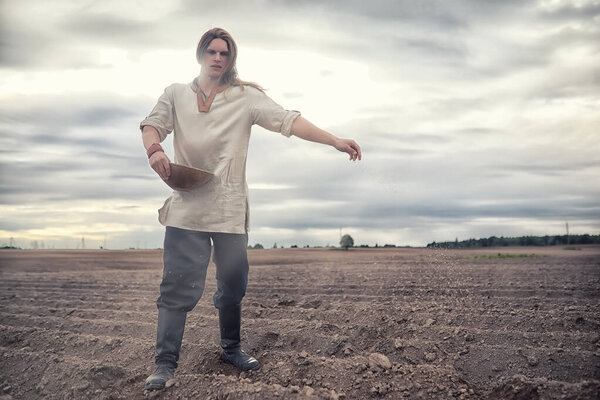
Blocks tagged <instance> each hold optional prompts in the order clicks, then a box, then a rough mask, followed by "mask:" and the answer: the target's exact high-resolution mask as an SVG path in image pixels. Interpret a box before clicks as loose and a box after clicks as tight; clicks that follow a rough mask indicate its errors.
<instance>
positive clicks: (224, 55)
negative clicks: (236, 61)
mask: <svg viewBox="0 0 600 400" xmlns="http://www.w3.org/2000/svg"><path fill="white" fill-rule="evenodd" d="M221 55H222V56H223V57H229V53H228V52H227V51H224V52H222V53H221Z"/></svg>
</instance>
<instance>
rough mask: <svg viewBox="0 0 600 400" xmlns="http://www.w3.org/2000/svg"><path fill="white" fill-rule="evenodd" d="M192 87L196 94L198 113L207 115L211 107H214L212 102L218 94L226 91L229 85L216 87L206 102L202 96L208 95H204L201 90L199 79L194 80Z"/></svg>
mask: <svg viewBox="0 0 600 400" xmlns="http://www.w3.org/2000/svg"><path fill="white" fill-rule="evenodd" d="M190 87H191V88H192V90H193V91H194V93H196V101H197V103H198V112H201V113H207V112H209V111H210V106H211V105H212V102H213V100H214V99H215V96H216V95H217V93H221V92H222V91H224V90H225V89H226V88H227V85H222V86H216V87H214V88H212V90H211V91H210V94H209V95H208V96H207V97H206V100H204V98H203V97H202V95H203V94H204V95H206V93H204V92H203V91H202V89H200V86H198V78H194V80H193V81H192V83H191V84H190Z"/></svg>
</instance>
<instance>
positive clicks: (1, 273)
mask: <svg viewBox="0 0 600 400" xmlns="http://www.w3.org/2000/svg"><path fill="white" fill-rule="evenodd" d="M498 253H501V254H503V255H504V254H513V255H515V257H504V256H500V257H499V256H497V255H498ZM519 254H529V255H531V254H535V256H531V257H519V256H517V255H519ZM249 255H250V260H251V271H250V282H249V288H248V292H247V295H246V298H245V300H244V310H243V327H242V328H243V334H242V336H243V342H244V348H245V349H246V351H247V352H249V353H251V354H253V355H255V356H256V357H257V358H258V359H259V360H260V362H261V363H262V368H261V369H260V370H258V371H253V372H250V373H240V372H237V371H236V370H235V369H234V368H233V367H232V366H229V365H224V364H222V363H221V362H220V361H219V359H218V354H219V346H218V340H219V337H218V335H219V333H218V319H217V311H216V309H215V308H214V307H213V305H212V302H211V300H212V296H211V294H212V293H213V292H214V290H215V287H216V285H215V279H214V272H215V271H214V265H211V266H210V269H209V276H208V278H207V287H206V291H205V295H204V297H203V298H202V300H201V301H200V303H199V304H198V306H197V307H196V308H195V309H194V310H193V311H192V312H191V313H190V314H189V315H188V323H187V326H186V332H185V336H184V344H183V348H182V354H181V359H180V367H179V368H178V370H177V372H176V379H175V380H174V381H173V382H170V384H172V385H171V386H170V387H169V388H167V389H165V390H163V391H157V392H145V391H144V388H143V387H144V380H145V378H146V376H147V375H148V374H149V373H150V372H151V371H152V364H153V355H154V341H155V334H156V317H157V310H156V306H155V300H156V298H157V296H158V286H159V283H160V279H161V276H162V259H161V256H162V253H161V251H159V250H148V251H146V250H130V251H108V250H97V251H96V250H83V251H74V250H73V251H58V250H53V251H50V250H31V251H17V250H4V251H0V278H1V280H0V400H9V399H27V400H30V399H32V400H35V399H145V398H153V399H266V400H270V399H370V398H381V399H401V398H410V399H420V398H422V399H452V398H457V399H598V398H600V301H599V300H600V247H594V246H580V247H578V248H576V249H565V248H501V249H500V248H497V249H482V250H444V249H379V250H375V249H360V250H359V249H354V250H349V251H334V250H327V249H268V250H251V251H249ZM483 255H491V257H477V256H483Z"/></svg>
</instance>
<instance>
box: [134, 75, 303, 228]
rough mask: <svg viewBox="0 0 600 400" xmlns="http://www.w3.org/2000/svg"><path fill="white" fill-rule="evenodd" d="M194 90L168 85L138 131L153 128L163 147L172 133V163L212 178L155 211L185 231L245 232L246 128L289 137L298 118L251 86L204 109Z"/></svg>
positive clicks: (230, 90) (225, 93) (225, 94)
mask: <svg viewBox="0 0 600 400" xmlns="http://www.w3.org/2000/svg"><path fill="white" fill-rule="evenodd" d="M197 91H198V89H197V87H196V86H195V84H194V83H190V84H181V83H175V84H172V85H170V86H168V87H167V88H166V89H165V92H164V93H163V94H162V96H160V98H159V99H158V103H157V104H156V106H155V107H154V109H153V110H152V112H151V113H150V115H148V117H147V118H146V119H144V120H143V121H142V122H141V123H140V128H143V127H144V126H145V125H150V126H153V127H154V128H156V130H157V131H158V134H159V136H160V141H161V142H162V141H163V140H164V139H165V138H166V137H167V135H168V134H169V133H171V132H173V147H174V151H175V157H174V162H175V163H178V164H183V165H187V166H191V167H195V168H201V169H204V170H207V171H210V172H212V173H213V174H215V177H214V178H212V179H211V180H210V181H208V183H206V184H204V185H203V186H200V187H199V188H196V189H193V190H190V191H174V192H173V194H172V195H171V196H170V197H169V198H168V199H167V200H166V201H165V204H164V205H163V207H162V208H161V209H160V210H159V211H158V214H159V217H158V220H159V221H160V223H161V224H163V225H165V226H174V227H177V228H183V229H191V230H197V231H205V232H226V233H246V232H247V231H248V228H249V212H248V185H247V184H246V157H247V154H248V142H249V140H250V129H251V127H252V125H253V124H258V125H260V126H262V127H263V128H265V129H268V130H271V131H274V132H280V133H281V134H283V135H284V136H287V137H289V136H290V135H291V127H292V123H293V122H294V120H295V119H296V118H297V117H298V116H299V115H300V113H299V112H298V111H290V110H285V109H283V108H282V107H281V106H280V105H278V104H277V103H275V102H274V101H273V100H271V99H270V98H269V97H268V96H267V95H266V94H265V93H263V92H261V91H260V90H258V89H255V88H253V87H251V86H244V87H239V86H235V87H230V88H227V89H226V90H225V91H222V92H218V93H216V94H213V95H214V98H213V99H212V103H211V102H210V100H211V99H210V97H212V96H209V98H208V99H206V100H205V101H206V103H204V104H202V99H201V97H200V96H199V95H198V96H197V94H196V92H197Z"/></svg>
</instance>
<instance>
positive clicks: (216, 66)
mask: <svg viewBox="0 0 600 400" xmlns="http://www.w3.org/2000/svg"><path fill="white" fill-rule="evenodd" d="M210 67H211V68H219V69H221V68H223V67H222V66H220V65H211V66H210Z"/></svg>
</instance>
